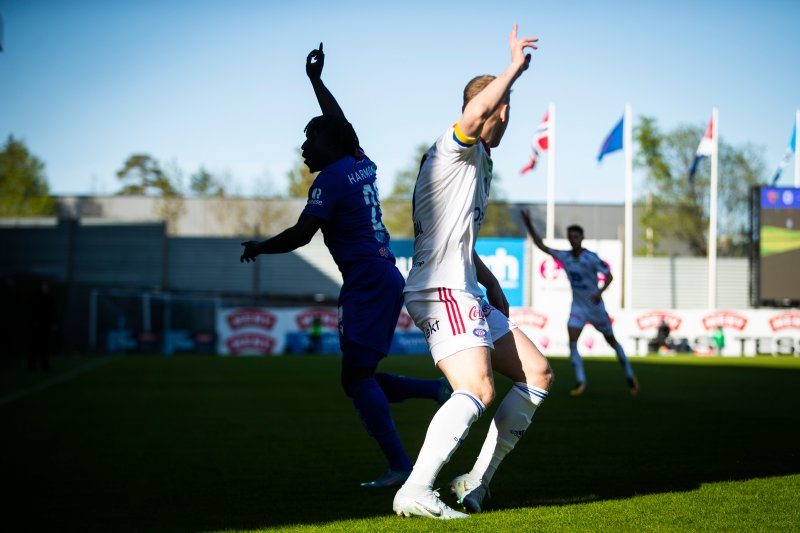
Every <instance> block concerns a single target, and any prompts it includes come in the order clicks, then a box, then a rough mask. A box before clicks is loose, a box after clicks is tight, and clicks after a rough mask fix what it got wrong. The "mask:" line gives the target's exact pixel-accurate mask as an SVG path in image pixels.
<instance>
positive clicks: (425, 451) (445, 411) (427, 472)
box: [403, 390, 485, 492]
mask: <svg viewBox="0 0 800 533" xmlns="http://www.w3.org/2000/svg"><path fill="white" fill-rule="evenodd" d="M484 409H485V406H484V405H483V403H481V401H480V400H479V399H478V398H476V397H475V396H473V395H472V394H470V393H469V392H467V391H463V390H457V391H453V394H452V396H450V399H449V400H447V401H446V402H445V403H444V404H443V405H442V406H441V407H440V408H439V410H438V411H437V412H436V414H435V415H434V416H433V419H432V420H431V423H430V425H429V426H428V433H427V434H426V435H425V442H424V443H423V444H422V449H421V450H420V451H419V456H418V457H417V462H416V463H414V470H412V471H411V475H410V476H409V477H408V480H406V483H405V484H404V485H403V489H407V490H409V491H412V492H424V491H428V490H432V489H433V483H434V482H435V481H436V476H438V475H439V471H440V470H441V469H442V467H443V466H444V465H445V463H447V461H449V460H450V456H452V455H453V452H454V451H455V450H456V448H458V446H459V445H460V444H461V441H462V440H463V439H464V437H466V436H467V433H469V427H470V426H471V425H472V423H473V422H475V421H476V420H477V419H478V417H479V416H480V415H481V414H482V413H483V410H484Z"/></svg>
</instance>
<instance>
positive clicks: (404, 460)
mask: <svg viewBox="0 0 800 533" xmlns="http://www.w3.org/2000/svg"><path fill="white" fill-rule="evenodd" d="M345 391H346V392H347V394H348V396H350V397H351V398H352V399H353V405H355V408H356V411H357V412H358V415H359V417H361V422H362V423H363V424H364V427H365V428H366V429H367V433H369V434H370V436H372V437H373V438H374V439H375V440H376V441H377V442H378V445H379V446H380V447H381V450H383V454H384V455H385V456H386V459H387V460H388V461H389V468H391V469H392V470H395V471H398V472H407V471H410V470H411V468H412V464H411V460H410V459H409V458H408V455H407V454H406V451H405V449H404V448H403V443H402V442H401V441H400V435H398V433H397V429H396V428H395V427H394V422H393V421H392V415H391V413H390V412H389V401H388V400H387V398H386V394H384V392H383V390H381V387H380V385H378V382H377V381H376V380H375V378H367V379H360V380H358V381H356V382H354V383H352V384H350V385H348V386H347V387H346V389H345Z"/></svg>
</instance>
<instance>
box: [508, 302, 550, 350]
mask: <svg viewBox="0 0 800 533" xmlns="http://www.w3.org/2000/svg"><path fill="white" fill-rule="evenodd" d="M511 320H512V321H514V323H515V324H517V325H518V326H529V327H533V328H538V329H544V328H545V326H547V321H548V320H549V317H548V316H547V315H544V314H542V313H538V312H536V311H534V310H533V309H515V310H513V311H511ZM545 348H547V346H545Z"/></svg>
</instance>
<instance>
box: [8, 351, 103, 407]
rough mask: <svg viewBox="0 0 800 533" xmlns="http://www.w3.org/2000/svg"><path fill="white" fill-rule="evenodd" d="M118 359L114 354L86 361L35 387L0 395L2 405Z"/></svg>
mask: <svg viewBox="0 0 800 533" xmlns="http://www.w3.org/2000/svg"><path fill="white" fill-rule="evenodd" d="M116 359H118V357H117V356H113V355H107V356H104V357H100V358H98V359H96V360H94V361H90V362H88V363H86V364H85V365H82V366H79V367H78V368H73V369H72V370H70V371H69V372H67V373H65V374H61V375H60V376H56V377H54V378H52V379H48V380H47V381H43V382H41V383H39V384H38V385H34V386H33V387H30V388H28V389H23V390H21V391H17V392H12V393H11V394H6V395H5V396H0V406H3V405H6V404H8V403H11V402H13V401H14V400H18V399H20V398H24V397H25V396H30V395H31V394H36V393H37V392H41V391H43V390H46V389H49V388H50V387H52V386H53V385H58V384H59V383H64V382H66V381H69V380H71V379H75V378H76V377H78V376H80V375H82V374H85V373H87V372H89V371H91V370H94V369H95V368H98V367H100V366H103V365H105V364H108V363H110V362H111V361H114V360H116Z"/></svg>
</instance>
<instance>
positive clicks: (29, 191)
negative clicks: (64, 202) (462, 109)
mask: <svg viewBox="0 0 800 533" xmlns="http://www.w3.org/2000/svg"><path fill="white" fill-rule="evenodd" d="M703 131H704V130H703V128H702V127H701V126H688V125H681V126H678V127H676V128H674V129H673V130H671V131H667V132H664V131H662V130H661V129H660V128H659V125H658V123H657V121H656V119H655V118H652V117H647V116H643V117H640V118H639V119H638V121H637V124H636V127H635V128H634V138H635V140H636V143H637V150H636V153H635V160H634V166H635V168H637V169H638V170H640V171H642V172H643V173H644V187H643V191H642V192H641V194H640V196H639V198H638V199H637V200H636V203H637V205H638V207H639V213H640V220H639V222H640V228H642V232H643V235H642V236H641V237H642V242H644V243H645V246H644V248H643V249H641V250H638V251H637V252H638V253H639V254H647V255H660V254H661V253H662V252H661V251H660V248H659V245H660V244H661V243H662V242H663V241H664V240H665V239H676V240H679V241H681V242H684V243H685V244H686V246H687V247H688V249H689V250H690V251H691V252H692V253H693V254H694V255H699V256H702V255H705V254H706V250H707V245H708V217H709V213H708V205H709V169H708V165H701V167H700V169H699V170H698V172H697V173H696V175H695V178H694V180H690V179H689V168H690V166H691V163H692V160H693V159H694V155H695V150H696V148H697V144H698V142H699V139H700V138H701V137H702V135H703ZM427 149H428V146H427V145H425V144H420V145H419V146H417V147H416V148H415V149H414V152H413V154H412V156H411V159H410V161H409V163H408V165H407V166H406V167H405V168H403V169H401V170H400V171H398V172H397V173H396V175H395V179H394V182H393V186H392V189H391V190H390V191H389V193H388V194H384V195H383V198H382V200H383V201H382V206H383V212H384V224H385V225H386V226H387V228H388V229H389V232H390V233H391V234H392V235H393V236H395V237H410V236H411V235H413V229H412V227H411V226H412V222H411V197H412V195H413V191H414V184H415V182H416V177H417V172H418V170H419V164H420V161H421V158H422V155H423V154H424V153H425V151H426V150H427ZM765 168H766V167H765V164H764V159H763V149H762V148H758V147H755V146H753V145H752V144H744V145H742V146H733V145H731V144H729V143H727V142H725V141H724V140H723V139H720V145H719V178H720V179H719V193H718V194H719V195H718V205H719V213H718V224H719V226H718V234H719V243H718V251H719V254H720V255H723V256H742V255H746V254H747V245H748V243H749V239H748V233H749V218H748V202H749V190H750V187H751V186H752V185H756V184H765V183H766V181H765V175H766V172H765ZM315 176H316V175H315V174H313V173H311V172H309V170H308V168H307V167H306V166H305V164H304V163H303V160H302V156H301V153H300V150H299V149H298V150H297V158H296V161H295V163H294V165H293V167H292V168H291V169H290V170H289V171H288V172H287V178H288V188H287V191H286V196H287V197H292V198H304V197H305V196H306V194H307V192H308V189H309V187H310V185H311V183H312V182H313V180H314V178H315ZM116 178H117V180H118V183H119V189H118V190H117V192H116V194H118V195H146V196H153V197H157V198H159V202H158V203H157V206H158V207H157V210H158V215H159V216H160V217H162V218H163V219H164V220H165V221H166V222H167V224H168V226H173V225H174V224H175V221H176V220H177V219H178V218H179V217H180V216H181V215H182V213H183V210H184V207H183V199H184V198H186V197H199V198H211V199H216V200H220V201H221V200H225V199H228V198H230V179H229V178H228V177H227V176H223V175H215V174H213V173H211V172H210V171H209V170H207V169H206V168H204V167H202V166H201V167H200V168H199V169H197V170H196V171H195V172H193V173H191V174H189V176H188V181H187V180H186V173H185V172H184V171H183V170H182V169H180V168H179V167H178V166H177V165H176V164H163V163H161V162H159V161H158V160H157V159H155V158H154V157H152V156H151V155H149V154H145V153H134V154H132V155H131V156H129V157H128V158H127V159H126V160H125V161H124V162H123V163H122V166H121V167H120V168H119V170H118V171H117V172H116ZM500 183H502V181H501V179H500V176H498V175H497V173H496V174H495V176H493V187H492V198H493V199H492V201H491V202H490V205H489V208H488V210H487V215H486V219H485V221H484V223H483V226H482V228H481V235H482V236H485V237H521V236H523V235H524V232H523V231H522V230H521V228H520V227H519V226H518V225H517V224H516V222H515V221H514V220H512V218H511V217H512V212H511V209H510V203H509V200H508V199H507V197H506V196H505V194H504V193H503V191H502V188H501V186H500V185H499V184H500ZM55 209H56V202H55V199H54V198H53V197H52V195H51V194H50V189H49V185H48V183H47V177H46V174H45V164H44V162H42V160H41V159H39V158H38V157H37V156H36V155H34V154H33V153H32V152H31V151H30V150H29V149H28V148H27V146H26V145H25V143H24V142H23V141H21V140H19V139H16V138H14V137H13V136H9V137H8V138H7V140H6V142H5V144H4V145H3V147H2V150H0V217H31V216H53V215H55ZM514 216H516V215H514Z"/></svg>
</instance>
